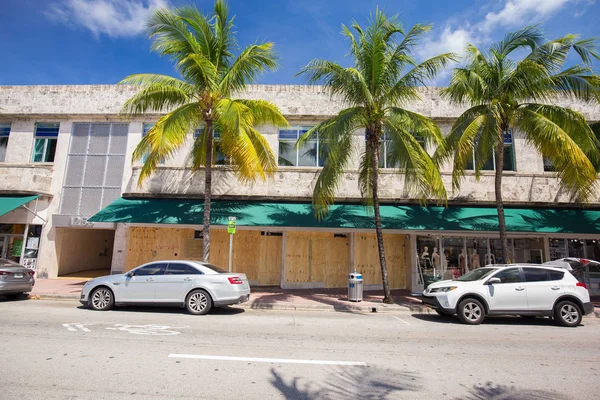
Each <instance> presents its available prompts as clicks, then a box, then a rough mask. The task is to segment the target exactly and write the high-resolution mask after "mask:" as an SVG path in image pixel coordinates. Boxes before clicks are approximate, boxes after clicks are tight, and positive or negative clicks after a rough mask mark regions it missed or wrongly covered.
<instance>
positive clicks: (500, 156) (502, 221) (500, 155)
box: [494, 135, 513, 263]
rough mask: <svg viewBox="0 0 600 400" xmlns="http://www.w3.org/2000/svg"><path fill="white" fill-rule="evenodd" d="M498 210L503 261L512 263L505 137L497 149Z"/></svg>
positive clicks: (496, 182) (496, 188) (496, 185)
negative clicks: (505, 191)
mask: <svg viewBox="0 0 600 400" xmlns="http://www.w3.org/2000/svg"><path fill="white" fill-rule="evenodd" d="M495 153H496V154H495V156H496V178H495V182H494V183H495V192H496V208H497V209H498V230H499V231H500V245H501V246H502V261H503V262H504V263H508V262H512V261H513V260H512V255H511V254H510V253H509V248H508V238H507V237H506V218H505V216H504V202H503V200H502V173H503V172H504V135H502V137H501V138H500V142H499V143H498V146H497V147H496V151H495Z"/></svg>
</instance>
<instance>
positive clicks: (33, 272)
mask: <svg viewBox="0 0 600 400" xmlns="http://www.w3.org/2000/svg"><path fill="white" fill-rule="evenodd" d="M27 275H29V276H31V277H33V276H34V275H35V271H27Z"/></svg>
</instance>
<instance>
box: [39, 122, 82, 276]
mask: <svg viewBox="0 0 600 400" xmlns="http://www.w3.org/2000/svg"><path fill="white" fill-rule="evenodd" d="M72 128H73V123H72V122H71V121H61V122H60V128H59V130H58V142H57V143H56V155H55V156H54V171H53V176H52V193H53V194H54V196H53V197H52V198H51V199H50V203H49V205H48V210H47V214H46V215H47V216H48V218H47V219H48V222H46V223H45V224H44V226H43V227H42V237H41V238H40V250H39V254H38V277H39V278H56V277H57V276H58V256H57V249H56V228H55V227H54V226H53V224H52V215H53V214H58V213H59V211H60V201H61V196H62V185H63V181H64V175H65V171H66V165H67V153H68V152H69V143H70V139H71V130H72Z"/></svg>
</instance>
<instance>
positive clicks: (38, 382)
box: [0, 300, 600, 400]
mask: <svg viewBox="0 0 600 400" xmlns="http://www.w3.org/2000/svg"><path fill="white" fill-rule="evenodd" d="M0 320H1V324H0V338H2V342H1V344H0V362H1V364H0V371H1V372H0V374H1V376H2V379H0V398H2V399H3V400H9V399H201V398H206V399H281V398H287V399H351V398H357V399H363V398H365V399H385V398H390V399H394V398H398V399H419V400H423V399H435V398H441V399H473V400H475V399H496V400H500V399H536V400H539V399H597V398H598V393H599V392H600V373H599V370H600V346H599V345H600V319H599V318H586V319H584V324H583V326H580V327H577V328H574V329H569V328H561V327H558V326H555V325H554V324H553V323H552V321H551V320H548V319H537V320H534V321H526V320H523V319H520V318H495V319H489V320H488V322H487V323H484V324H483V325H480V326H465V325H460V324H459V323H458V321H457V320H455V319H449V318H442V317H438V316H437V315H411V314H408V313H406V314H400V313H398V314H396V313H394V314H392V313H375V314H353V313H341V312H298V311H290V312H288V311H266V310H264V311H263V310H246V311H243V310H237V309H235V308H230V309H224V310H216V311H214V312H212V313H211V314H209V315H207V316H204V317H202V316H191V315H187V314H186V313H185V312H184V311H183V310H179V309H152V308H127V309H117V310H115V311H109V312H94V311H91V310H86V309H82V308H78V303H75V302H66V301H41V300H38V301H35V300H23V301H12V302H8V301H0Z"/></svg>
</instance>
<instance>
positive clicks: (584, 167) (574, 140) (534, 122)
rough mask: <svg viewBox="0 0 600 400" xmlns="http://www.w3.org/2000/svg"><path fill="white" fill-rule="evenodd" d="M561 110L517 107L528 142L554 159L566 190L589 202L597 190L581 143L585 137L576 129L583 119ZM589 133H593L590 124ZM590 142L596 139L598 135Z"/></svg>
mask: <svg viewBox="0 0 600 400" xmlns="http://www.w3.org/2000/svg"><path fill="white" fill-rule="evenodd" d="M562 111H563V110H561V108H560V107H551V108H549V106H545V105H537V104H531V105H526V106H523V107H520V108H519V109H518V119H517V120H516V123H517V125H518V127H519V128H520V130H521V131H522V132H524V134H525V137H526V138H527V140H528V142H530V143H532V144H533V145H534V146H535V147H536V149H537V150H538V151H539V152H540V153H541V154H542V155H544V156H545V157H547V158H549V159H550V161H552V164H553V166H554V168H555V171H556V172H557V174H558V176H559V178H560V180H561V182H562V184H563V185H564V187H565V189H566V190H568V192H569V193H571V194H572V195H574V196H575V197H577V198H578V199H580V200H581V201H583V202H587V201H589V199H590V197H591V196H592V194H593V193H594V192H595V190H596V180H597V175H596V170H595V168H594V166H593V165H592V163H591V162H590V160H589V158H588V157H587V155H586V153H585V151H584V150H583V149H582V148H581V147H580V143H582V144H583V145H584V146H585V144H584V143H585V142H586V140H583V139H582V137H581V133H575V132H573V128H574V127H578V126H580V118H576V116H575V115H574V113H573V112H564V113H563V112H562ZM567 130H568V131H571V132H570V133H569V132H568V131H567ZM587 134H588V135H590V134H591V135H592V136H593V132H592V130H591V128H589V127H588V129H587ZM587 141H591V142H597V140H596V139H595V137H594V138H593V139H592V138H588V140H587ZM596 151H597V150H596Z"/></svg>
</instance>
